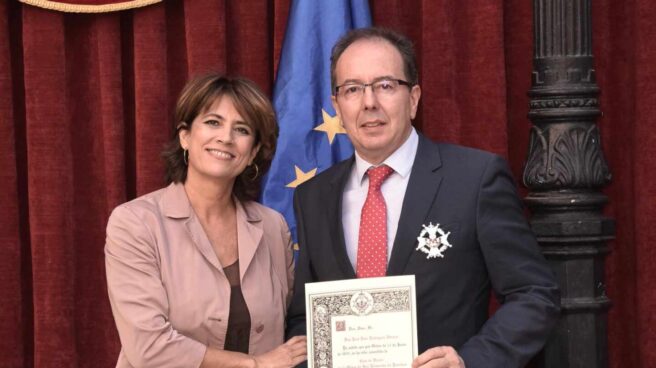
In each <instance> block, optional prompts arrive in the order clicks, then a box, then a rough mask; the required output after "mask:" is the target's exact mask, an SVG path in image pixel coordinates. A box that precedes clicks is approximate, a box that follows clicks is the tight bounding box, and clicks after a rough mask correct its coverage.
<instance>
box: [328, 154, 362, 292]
mask: <svg viewBox="0 0 656 368" xmlns="http://www.w3.org/2000/svg"><path fill="white" fill-rule="evenodd" d="M354 161H355V158H354V156H351V158H350V159H349V160H346V161H343V162H341V163H339V164H338V165H339V167H338V168H337V173H336V174H335V175H334V176H333V178H332V179H331V181H330V185H329V186H325V187H323V189H324V190H323V193H321V198H325V203H326V205H327V206H328V219H329V221H328V223H329V224H330V234H332V241H330V244H331V246H332V250H333V254H334V255H335V258H336V260H337V264H338V265H339V268H340V269H341V271H342V274H343V275H344V277H345V278H347V279H353V278H355V270H354V269H353V266H352V265H351V261H350V260H349V257H348V254H347V253H346V242H345V241H344V228H343V226H342V193H343V192H344V187H345V186H346V181H347V180H348V177H349V173H350V172H351V167H352V166H353V163H354Z"/></svg>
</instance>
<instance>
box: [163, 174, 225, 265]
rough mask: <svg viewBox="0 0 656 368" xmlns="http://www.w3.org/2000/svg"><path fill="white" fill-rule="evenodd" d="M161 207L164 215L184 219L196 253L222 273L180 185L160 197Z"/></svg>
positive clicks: (170, 187) (175, 185)
mask: <svg viewBox="0 0 656 368" xmlns="http://www.w3.org/2000/svg"><path fill="white" fill-rule="evenodd" d="M161 207H162V211H163V213H164V215H166V216H167V217H169V218H172V219H185V220H184V226H185V229H186V231H187V234H189V237H190V238H191V240H192V242H193V243H194V245H195V246H196V248H198V251H199V252H200V253H201V254H202V255H203V257H205V259H206V260H207V262H209V263H210V264H211V265H212V266H214V267H215V268H216V269H217V270H219V271H220V272H223V268H222V267H221V264H219V259H218V258H217V257H216V253H214V249H212V244H211V243H210V240H209V239H208V238H207V234H205V230H204V229H203V226H202V225H201V224H200V221H198V218H197V217H196V214H195V213H194V210H193V208H191V203H189V198H187V193H186V192H185V189H184V186H183V185H182V184H179V183H178V184H174V183H172V184H170V185H169V186H168V187H167V188H166V192H165V193H164V196H163V197H162V201H161Z"/></svg>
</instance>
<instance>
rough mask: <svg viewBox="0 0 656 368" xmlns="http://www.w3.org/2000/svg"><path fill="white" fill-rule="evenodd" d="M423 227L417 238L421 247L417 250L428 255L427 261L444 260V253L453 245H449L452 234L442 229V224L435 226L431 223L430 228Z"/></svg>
mask: <svg viewBox="0 0 656 368" xmlns="http://www.w3.org/2000/svg"><path fill="white" fill-rule="evenodd" d="M421 226H423V229H422V230H421V233H419V236H418V237H417V241H418V242H419V245H418V246H417V248H416V249H415V250H420V251H422V252H424V253H426V254H427V256H426V259H431V258H437V257H440V258H444V251H445V250H446V249H447V248H451V243H449V239H448V238H449V235H450V234H451V232H450V231H449V232H448V233H445V232H444V230H442V229H440V224H435V225H433V223H432V222H429V223H428V226H426V225H421Z"/></svg>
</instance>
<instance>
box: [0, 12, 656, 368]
mask: <svg viewBox="0 0 656 368" xmlns="http://www.w3.org/2000/svg"><path fill="white" fill-rule="evenodd" d="M370 3H371V9H372V17H373V19H374V24H376V25H380V26H387V27H391V28H394V29H397V30H399V31H401V32H403V33H405V34H407V35H408V36H409V37H410V38H411V39H412V40H413V41H414V42H415V47H416V50H417V54H418V57H419V60H418V61H419V66H420V73H419V74H420V84H421V87H422V101H421V104H420V110H419V113H418V117H417V120H416V121H415V125H416V127H417V128H418V129H419V130H421V131H423V132H424V133H425V134H426V135H428V136H430V137H431V138H433V139H436V140H441V141H448V142H454V143H460V144H464V145H468V146H472V147H477V148H481V149H485V150H489V151H493V152H496V153H498V154H501V155H503V156H505V157H507V158H508V159H509V161H510V164H511V168H512V170H513V173H514V175H515V178H516V179H517V181H518V182H521V177H522V165H523V163H524V160H525V156H526V151H527V146H528V131H529V128H530V122H529V121H528V119H527V113H528V97H527V91H528V89H529V88H530V86H531V70H532V55H533V50H532V9H531V2H529V1H525V0H505V1H502V0H493V1H489V0H470V1H467V2H462V1H458V0H443V1H431V0H376V1H371V2H370ZM289 5H290V0H247V1H246V0H244V1H230V0H220V1H213V0H186V1H183V0H167V1H164V2H161V3H158V4H155V5H151V6H147V7H143V8H139V9H134V10H127V11H121V12H113V13H105V14H67V13H60V12H55V11H49V10H44V9H41V8H36V7H33V6H29V5H25V4H22V3H19V2H17V1H12V0H0V96H2V98H0V150H2V154H0V165H1V167H2V168H3V171H2V172H1V173H0V208H2V220H1V221H0V242H1V243H0V244H1V246H0V297H1V298H2V301H3V303H2V304H1V305H0V319H1V320H2V322H3V323H1V324H0V362H2V363H0V365H2V366H3V367H10V368H13V367H33V366H34V367H58V368H59V367H113V366H114V365H115V362H116V357H117V355H118V351H119V349H120V342H119V340H118V334H117V333H116V329H115V326H114V322H113V319H112V315H111V311H110V307H109V301H108V298H107V291H106V286H105V282H106V281H105V271H104V255H103V246H104V237H105V234H104V230H105V225H106V221H107V218H108V216H109V214H110V212H111V210H112V209H113V208H114V207H116V206H117V205H118V204H120V203H123V202H125V201H127V200H129V199H132V198H134V197H136V196H138V195H141V194H145V193H147V192H150V191H152V190H155V189H157V188H160V187H162V186H163V185H164V182H163V178H164V175H163V167H164V165H163V161H162V160H161V159H160V152H161V150H162V148H163V145H164V144H165V143H166V142H167V141H168V140H169V137H170V134H171V132H172V125H173V124H174V122H173V121H172V114H173V109H174V103H175V99H176V97H177V95H178V93H179V91H180V89H181V88H182V86H183V85H184V82H185V81H186V80H187V78H188V77H189V76H192V75H197V74H201V73H206V72H209V71H220V72H225V73H228V74H232V75H235V74H238V75H243V76H245V77H248V78H250V79H253V80H254V81H255V82H256V83H257V84H258V85H260V86H261V87H262V89H263V90H264V91H265V92H266V93H268V94H270V93H271V91H272V86H273V81H274V77H275V71H276V69H277V65H278V58H279V53H280V48H281V45H282V40H283V37H284V31H285V27H286V21H287V14H288V11H289ZM654 12H656V4H655V3H652V2H650V1H647V0H627V1H624V2H617V1H612V0H600V1H595V2H593V45H594V54H595V62H596V69H597V78H598V83H599V85H600V87H601V91H602V94H601V96H600V99H601V109H602V111H603V112H604V116H603V117H601V118H600V119H599V128H600V131H601V136H602V144H603V147H604V150H605V155H606V158H607V160H608V163H609V166H610V167H611V170H612V172H613V175H614V177H613V181H612V183H611V185H610V186H608V187H607V188H606V189H605V193H606V194H607V195H608V196H609V199H610V203H609V205H608V207H607V214H608V215H609V216H612V217H614V218H616V220H617V238H616V240H615V241H614V242H612V244H611V246H612V252H611V253H610V255H609V256H608V257H607V261H606V263H607V269H606V270H607V285H606V290H607V292H608V294H609V296H610V298H611V300H612V301H613V307H612V309H611V310H610V313H609V355H610V366H611V367H622V366H632V367H650V366H653V364H654V363H653V362H656V351H655V350H654V349H653V348H652V347H653V346H654V343H656V317H654V316H653V315H654V314H653V313H652V312H651V311H652V310H653V308H654V307H655V306H656V293H654V292H652V291H651V289H652V286H653V282H652V281H651V280H653V279H655V278H656V264H655V263H654V262H653V259H655V257H656V250H655V249H656V248H654V247H653V246H652V244H651V243H652V239H653V238H654V237H656V227H654V226H652V225H651V223H650V222H651V219H652V218H654V217H656V203H655V202H654V200H653V197H654V195H656V184H654V183H656V174H654V172H656V167H655V166H656V160H654V157H656V148H654V147H656V133H654V130H653V129H652V126H653V125H654V124H656V121H655V120H656V107H654V106H656V101H653V100H654V99H655V98H656V97H654V96H656V80H655V79H656V77H655V73H654V72H655V70H654V69H655V67H654V63H653V60H654V57H655V56H656V54H655V53H656V51H654V50H656V38H655V37H654V35H656V25H655V24H654V22H653V21H652V18H653V17H652V14H654ZM521 190H522V191H523V192H524V193H525V190H524V189H521Z"/></svg>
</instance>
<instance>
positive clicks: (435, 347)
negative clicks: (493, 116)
mask: <svg viewBox="0 0 656 368" xmlns="http://www.w3.org/2000/svg"><path fill="white" fill-rule="evenodd" d="M331 61H332V64H331V74H332V75H331V77H332V84H333V91H334V93H333V98H332V100H333V105H334V107H335V110H336V111H337V114H338V115H339V117H340V119H341V121H342V124H343V126H344V129H345V130H346V133H347V134H348V136H349V138H350V140H351V142H352V143H353V146H354V147H355V155H354V157H352V158H351V159H349V160H346V161H343V162H341V163H339V164H337V165H335V166H333V167H331V168H330V169H328V170H326V171H325V172H323V173H322V174H320V175H318V176H316V177H315V178H313V179H312V180H309V181H308V182H306V183H304V184H303V185H301V186H299V187H298V188H297V189H296V193H295V198H294V206H295V207H294V208H295V211H296V219H297V223H298V239H299V243H300V255H299V259H298V262H297V268H296V281H295V291H294V296H293V299H292V304H291V306H290V309H289V312H288V326H287V334H288V335H289V336H293V335H301V334H304V333H305V328H306V327H305V304H304V295H305V283H307V282H315V281H329V280H339V279H349V278H355V277H356V276H357V277H370V276H384V275H389V276H392V275H406V274H408V275H415V280H416V287H417V315H418V321H417V322H418V323H417V326H418V342H419V352H420V355H419V356H418V357H417V358H416V359H415V360H414V362H413V367H465V366H466V367H467V368H474V367H504V368H508V367H521V366H524V365H525V364H526V363H527V361H528V360H529V359H530V358H531V356H533V355H534V354H535V353H536V352H538V351H539V350H540V349H541V348H542V346H543V345H544V343H545V341H546V339H547V337H548V334H549V332H550V330H551V328H552V327H553V325H554V324H555V322H556V320H557V319H558V315H559V294H558V288H557V284H556V281H555V279H554V276H553V274H552V272H551V270H550V268H549V266H548V264H547V263H546V261H545V259H544V258H543V257H542V255H541V253H540V250H539V248H538V245H537V243H536V241H535V238H534V236H533V234H532V232H531V230H530V228H529V227H528V224H527V223H526V220H525V218H524V216H523V212H522V206H521V202H520V201H519V199H518V197H517V193H516V189H515V185H514V181H513V179H512V176H511V174H510V171H509V169H508V167H507V165H506V163H505V161H503V160H502V159H501V158H499V157H497V156H495V155H493V154H490V153H486V152H483V151H479V150H475V149H470V148H464V147H460V146H455V145H450V144H438V143H433V142H431V141H430V140H429V139H427V138H426V137H424V136H423V135H421V134H419V133H417V132H416V131H415V130H414V128H413V127H412V125H411V120H412V119H414V117H415V114H416V112H417V106H418V104H419V98H420V97H421V89H420V87H419V85H418V84H417V82H418V76H417V69H416V63H415V57H414V51H413V48H412V43H411V42H410V41H409V40H407V39H406V38H405V37H403V36H401V35H399V34H396V33H394V32H392V31H389V30H384V29H378V28H368V29H358V30H355V31H352V32H351V33H349V34H347V35H345V36H344V37H343V38H342V39H341V40H340V41H338V43H337V44H336V45H335V47H334V48H333V53H332V57H331ZM370 168H371V170H369V169H370ZM381 197H382V198H381ZM427 232H433V233H435V234H437V235H438V236H439V238H440V241H439V242H433V243H430V244H429V242H424V241H422V242H419V241H418V237H422V238H424V239H426V235H427V234H426V233H427ZM491 288H493V289H494V292H495V294H496V296H497V298H498V299H499V301H500V302H501V307H500V308H499V309H498V310H497V311H496V313H495V314H494V315H493V316H492V317H490V318H489V319H488V303H489V295H490V289H491Z"/></svg>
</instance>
